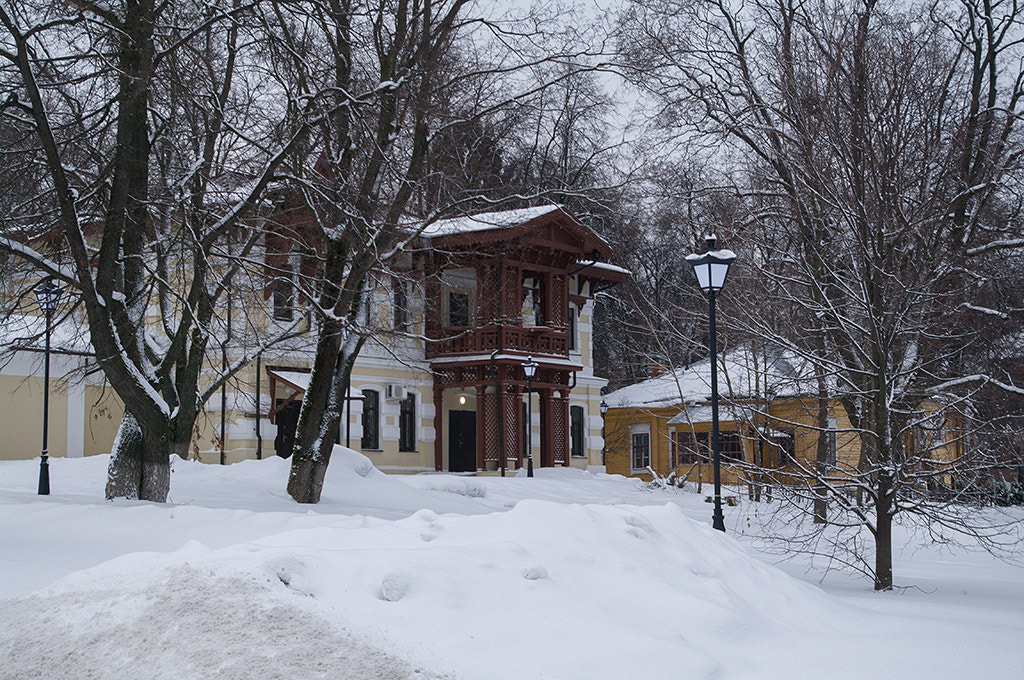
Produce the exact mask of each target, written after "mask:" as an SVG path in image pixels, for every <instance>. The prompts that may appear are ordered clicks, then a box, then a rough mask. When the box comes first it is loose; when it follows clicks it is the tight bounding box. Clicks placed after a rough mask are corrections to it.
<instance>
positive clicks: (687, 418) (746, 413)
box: [668, 404, 753, 425]
mask: <svg viewBox="0 0 1024 680" xmlns="http://www.w3.org/2000/svg"><path fill="white" fill-rule="evenodd" d="M751 416H753V411H751V410H750V409H747V408H743V407H741V406H721V407H719V409H718V420H719V421H720V422H723V423H725V422H730V421H736V420H750V419H751ZM711 420H712V413H711V407H710V406H708V405H707V404H704V405H701V406H684V407H683V410H682V411H680V412H679V413H678V414H677V415H676V416H675V417H674V418H672V419H671V420H669V421H668V424H669V425H690V424H693V425H697V424H698V423H710V422H711Z"/></svg>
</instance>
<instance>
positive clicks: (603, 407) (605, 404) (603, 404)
mask: <svg viewBox="0 0 1024 680" xmlns="http://www.w3.org/2000/svg"><path fill="white" fill-rule="evenodd" d="M607 416H608V402H607V401H605V400H604V399H602V400H601V465H605V464H606V463H605V462H604V458H605V451H606V450H607V447H606V446H605V441H604V438H605V419H606V418H607Z"/></svg>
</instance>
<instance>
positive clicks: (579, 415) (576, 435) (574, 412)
mask: <svg viewBox="0 0 1024 680" xmlns="http://www.w3.org/2000/svg"><path fill="white" fill-rule="evenodd" d="M585 415H586V414H585V413H584V411H583V407H582V406H570V407H569V455H570V456H571V457H572V458H586V457H587V447H586V445H585V441H584V431H585V429H586V428H585V427H584V424H583V421H584V419H585ZM577 430H578V431H577Z"/></svg>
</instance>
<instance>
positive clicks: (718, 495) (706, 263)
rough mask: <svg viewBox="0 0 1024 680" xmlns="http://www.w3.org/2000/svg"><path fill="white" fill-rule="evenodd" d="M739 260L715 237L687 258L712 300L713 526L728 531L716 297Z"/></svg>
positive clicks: (710, 237) (710, 311) (709, 334)
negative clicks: (724, 505) (720, 431)
mask: <svg viewBox="0 0 1024 680" xmlns="http://www.w3.org/2000/svg"><path fill="white" fill-rule="evenodd" d="M735 259H736V253H734V252H732V251H731V250H720V249H718V247H717V246H716V239H715V237H714V236H708V237H707V240H706V243H705V246H704V252H702V253H695V254H693V255H687V256H686V261H687V263H689V265H690V266H691V267H693V272H694V273H695V274H696V275H697V285H699V286H700V289H701V290H702V291H704V293H705V295H707V297H708V316H709V327H710V332H709V333H708V345H709V349H710V350H711V451H712V454H713V456H714V469H715V510H714V514H713V515H712V518H711V519H712V526H714V528H716V529H718V530H719V531H725V516H724V515H723V514H722V475H721V449H720V444H719V436H718V344H717V337H716V335H715V293H717V292H718V291H720V290H722V287H723V286H725V277H726V276H727V275H728V274H729V266H730V265H731V264H732V263H733V260H735Z"/></svg>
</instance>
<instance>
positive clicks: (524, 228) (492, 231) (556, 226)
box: [420, 203, 612, 258]
mask: <svg viewBox="0 0 1024 680" xmlns="http://www.w3.org/2000/svg"><path fill="white" fill-rule="evenodd" d="M545 230H548V232H551V231H561V233H562V234H564V235H565V236H566V237H567V238H568V240H567V241H566V244H565V245H566V246H567V249H568V250H570V251H576V252H577V254H578V256H586V257H591V258H592V257H594V256H595V255H596V256H597V257H601V258H607V257H608V256H609V255H611V252H612V249H611V246H610V245H608V242H607V241H605V240H604V239H603V238H601V236H599V235H598V234H597V232H595V231H594V230H593V229H591V228H590V227H588V226H587V225H585V224H583V223H582V222H580V221H579V220H578V219H577V218H576V216H575V215H573V214H572V213H571V212H569V211H568V210H567V209H566V208H565V207H564V206H561V205H557V204H553V203H549V204H547V205H541V206H536V207H533V208H519V209H516V210H504V211H500V212H487V213H477V214H475V215H463V216H460V217H453V218H450V219H446V220H438V221H437V222H434V223H432V224H429V225H427V226H426V227H424V229H423V231H422V232H421V233H420V238H421V239H422V240H423V241H424V243H425V244H426V245H427V246H429V247H444V246H447V245H451V246H458V245H468V244H473V245H480V244H483V243H496V242H502V241H511V240H513V239H517V238H523V239H527V240H528V239H529V238H531V237H536V238H541V239H549V238H551V235H550V233H548V234H547V235H545ZM570 243H572V245H571V246H570Z"/></svg>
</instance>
